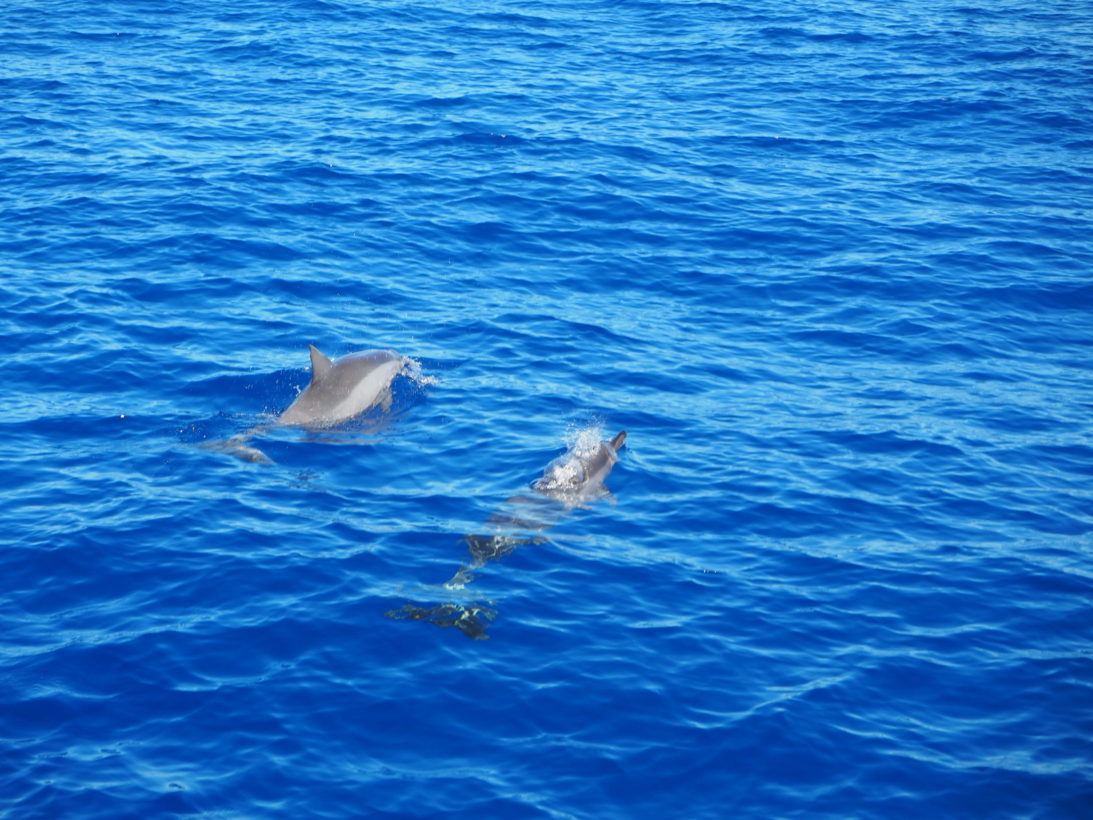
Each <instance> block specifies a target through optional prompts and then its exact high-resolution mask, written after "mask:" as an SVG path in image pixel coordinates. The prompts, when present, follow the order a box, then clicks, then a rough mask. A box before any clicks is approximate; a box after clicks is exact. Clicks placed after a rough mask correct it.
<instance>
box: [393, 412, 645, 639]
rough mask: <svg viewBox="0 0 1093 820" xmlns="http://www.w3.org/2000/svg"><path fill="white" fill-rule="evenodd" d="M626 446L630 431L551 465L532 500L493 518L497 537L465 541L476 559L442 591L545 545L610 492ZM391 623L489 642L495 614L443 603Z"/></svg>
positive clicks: (396, 613)
mask: <svg viewBox="0 0 1093 820" xmlns="http://www.w3.org/2000/svg"><path fill="white" fill-rule="evenodd" d="M625 443H626V431H625V430H623V431H622V432H620V433H618V434H617V435H616V436H615V437H614V438H612V439H611V440H610V441H598V442H596V443H595V444H594V445H593V446H592V447H590V448H581V447H574V448H572V449H570V450H569V451H567V452H566V453H565V454H563V455H562V456H560V457H558V458H556V459H555V460H554V461H552V462H551V463H550V464H548V465H547V467H546V469H545V470H544V471H543V475H542V476H540V477H539V478H538V479H537V480H536V481H535V483H534V484H532V485H531V486H532V489H533V490H535V494H534V495H530V496H516V497H514V498H510V499H508V500H507V501H506V502H505V504H504V507H503V509H504V510H505V511H504V512H497V513H494V514H493V515H491V516H490V517H489V519H488V520H487V523H488V524H489V525H490V526H491V528H493V529H494V530H502V532H500V533H498V534H496V535H466V536H464V540H465V541H466V542H467V548H468V550H469V551H470V553H471V557H472V558H473V560H472V561H471V563H470V564H469V565H468V566H461V567H460V568H459V569H458V570H456V573H455V575H453V576H452V578H451V580H450V581H448V582H447V583H446V584H445V585H444V586H445V588H447V589H462V588H463V587H464V586H465V585H466V584H468V583H470V582H471V581H472V580H474V576H473V575H471V574H470V572H471V570H473V569H477V568H479V567H482V566H485V564H486V563H487V562H489V561H494V560H497V559H499V558H503V557H504V556H506V555H508V554H509V553H511V552H512V551H513V550H515V549H516V548H517V547H518V546H520V545H521V544H537V543H542V542H543V541H545V540H546V538H544V537H543V536H542V535H532V536H528V535H522V534H520V533H529V532H535V533H542V532H543V531H544V530H548V529H550V528H551V527H553V526H554V525H555V524H556V523H558V521H559V520H561V519H562V518H563V517H564V516H565V515H566V513H567V512H568V511H569V510H572V509H573V508H574V507H578V506H580V505H582V504H583V503H584V502H586V501H589V500H591V499H593V498H597V497H599V496H601V495H604V494H606V493H607V489H606V488H605V487H604V485H603V482H604V479H606V478H607V476H608V474H609V473H610V472H611V469H612V468H613V467H614V466H615V465H616V464H617V463H618V461H619V450H620V449H621V448H622V446H623V444H625ZM386 614H387V616H388V617H390V618H396V619H407V620H411V621H429V622H430V623H434V624H436V625H437V626H454V627H455V628H456V629H458V630H459V631H460V632H462V633H463V634H465V635H466V636H467V637H469V638H472V639H474V640H476V641H480V640H485V639H487V638H489V635H487V634H486V627H487V626H489V622H490V621H492V620H493V619H494V618H495V617H496V615H497V613H496V612H495V611H494V610H492V609H489V608H488V607H484V606H477V605H475V604H471V605H466V606H464V605H460V604H454V603H444V604H439V605H437V606H433V607H420V606H414V605H413V604H406V605H405V606H403V607H402V608H401V609H393V610H391V611H390V612H387V613H386Z"/></svg>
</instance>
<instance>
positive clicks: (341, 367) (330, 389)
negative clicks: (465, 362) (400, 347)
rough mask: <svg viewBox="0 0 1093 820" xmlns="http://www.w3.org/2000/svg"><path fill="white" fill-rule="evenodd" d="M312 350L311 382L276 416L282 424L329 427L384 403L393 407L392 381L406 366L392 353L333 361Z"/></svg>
mask: <svg viewBox="0 0 1093 820" xmlns="http://www.w3.org/2000/svg"><path fill="white" fill-rule="evenodd" d="M308 347H309V348H310V349H311V383H310V384H308V386H307V389H305V390H304V392H303V393H301V394H300V395H299V396H297V397H296V401H294V402H293V403H292V404H291V405H289V408H288V409H287V410H286V411H285V412H283V413H282V414H281V415H280V416H278V417H277V421H278V423H280V424H298V425H300V426H302V427H312V428H314V427H330V426H332V425H334V424H337V423H338V422H341V421H347V420H348V419H351V418H354V417H355V416H359V415H360V414H361V413H363V412H364V411H365V410H368V409H370V408H372V407H374V406H375V405H377V404H382V405H383V406H384V409H387V408H389V407H390V406H391V382H392V381H394V378H395V376H397V375H398V374H399V373H401V372H402V369H403V367H405V366H406V359H405V358H403V357H402V356H400V355H399V354H398V353H396V352H395V351H393V350H365V351H363V352H361V353H350V354H349V355H347V356H342V357H341V358H340V359H338V360H336V361H331V360H330V358H328V357H327V356H326V355H324V354H323V353H322V352H321V351H320V350H319V348H317V347H315V345H308Z"/></svg>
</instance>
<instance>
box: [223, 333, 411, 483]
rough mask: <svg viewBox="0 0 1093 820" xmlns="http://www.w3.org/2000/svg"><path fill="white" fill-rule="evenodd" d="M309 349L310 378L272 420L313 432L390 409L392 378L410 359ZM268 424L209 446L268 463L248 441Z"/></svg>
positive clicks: (385, 353)
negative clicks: (328, 353)
mask: <svg viewBox="0 0 1093 820" xmlns="http://www.w3.org/2000/svg"><path fill="white" fill-rule="evenodd" d="M308 347H309V348H310V350H311V382H310V383H309V384H308V386H307V387H306V388H305V389H304V391H303V392H302V393H300V395H299V396H297V397H296V401H294V402H293V403H292V404H291V405H289V407H288V409H287V410H285V412H283V413H282V414H281V415H279V416H278V417H277V419H276V421H275V422H274V424H281V425H296V426H300V427H304V428H306V429H309V430H317V429H323V428H327V427H332V426H334V425H336V424H339V423H340V422H344V421H348V420H349V419H352V418H355V417H357V416H359V415H360V414H361V413H363V412H365V411H366V410H370V409H371V408H373V407H375V406H376V405H381V406H382V407H383V408H384V409H385V410H387V409H389V408H390V407H391V382H393V381H394V379H395V376H397V375H398V374H399V373H401V372H402V371H403V370H404V369H405V368H406V367H407V365H408V364H409V362H410V360H409V359H407V358H406V357H404V356H400V355H399V354H398V353H396V352H395V351H393V350H365V351H361V352H359V353H350V354H348V355H346V356H342V357H341V358H339V359H334V360H331V359H330V358H329V357H328V356H326V355H325V354H324V353H322V351H320V350H319V348H317V347H315V345H308ZM269 426H270V425H261V426H258V427H255V428H252V429H251V430H248V431H247V432H245V433H240V434H239V435H237V436H233V437H232V438H230V439H228V441H226V442H218V443H217V444H215V445H212V446H214V448H215V449H219V450H223V451H224V452H227V453H231V454H232V455H234V456H236V457H238V458H241V459H243V460H244V461H254V462H258V463H261V464H270V463H272V462H271V460H270V458H269V456H267V455H266V454H265V453H263V452H262V451H261V450H259V449H258V448H257V447H252V446H250V445H249V444H247V442H248V441H249V440H250V439H252V438H253V437H254V436H256V435H258V434H260V433H261V432H263V431H264V430H266V429H268V428H269Z"/></svg>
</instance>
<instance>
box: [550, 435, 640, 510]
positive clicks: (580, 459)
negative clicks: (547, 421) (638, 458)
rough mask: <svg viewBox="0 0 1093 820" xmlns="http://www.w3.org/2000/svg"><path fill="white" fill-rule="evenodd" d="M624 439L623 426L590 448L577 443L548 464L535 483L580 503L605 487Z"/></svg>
mask: <svg viewBox="0 0 1093 820" xmlns="http://www.w3.org/2000/svg"><path fill="white" fill-rule="evenodd" d="M625 443H626V431H625V430H623V431H621V432H620V433H618V434H617V435H616V436H615V437H614V438H612V439H611V440H610V441H598V442H596V444H595V445H593V446H592V447H590V448H587V449H582V448H580V447H574V448H572V449H570V450H569V452H567V453H565V454H564V455H562V456H561V457H560V458H557V459H555V460H554V461H552V462H551V463H550V464H549V465H547V468H546V470H545V471H544V472H543V475H542V477H541V478H539V479H538V480H537V481H536V482H535V484H534V485H533V486H534V488H535V490H536V491H538V492H540V493H543V494H544V495H549V496H551V497H553V498H557V499H559V500H562V501H572V502H574V503H579V502H580V501H582V500H584V499H585V498H587V497H589V496H591V495H593V494H595V493H598V492H599V491H600V490H602V489H603V482H604V479H606V478H607V475H608V473H610V472H611V468H612V467H614V466H615V465H616V464H617V463H618V461H619V454H618V451H619V448H621V447H622V446H623V444H625Z"/></svg>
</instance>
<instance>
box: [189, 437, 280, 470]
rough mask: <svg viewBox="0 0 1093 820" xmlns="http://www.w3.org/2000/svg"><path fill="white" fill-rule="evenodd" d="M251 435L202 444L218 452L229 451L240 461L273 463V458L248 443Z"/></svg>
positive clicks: (230, 454)
mask: <svg viewBox="0 0 1093 820" xmlns="http://www.w3.org/2000/svg"><path fill="white" fill-rule="evenodd" d="M248 441H250V436H248V435H246V434H242V435H238V436H232V437H231V438H230V439H227V440H226V441H206V442H205V443H204V444H202V445H201V446H202V447H204V448H205V449H207V450H215V451H216V452H218V453H227V454H228V455H229V456H233V457H234V458H238V459H239V460H240V461H249V462H250V463H251V464H273V459H272V458H270V457H269V456H267V455H266V454H265V453H263V452H262V451H261V450H259V449H258V448H257V447H252V446H251V445H249V444H247V442H248Z"/></svg>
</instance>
